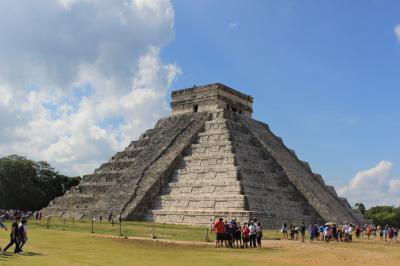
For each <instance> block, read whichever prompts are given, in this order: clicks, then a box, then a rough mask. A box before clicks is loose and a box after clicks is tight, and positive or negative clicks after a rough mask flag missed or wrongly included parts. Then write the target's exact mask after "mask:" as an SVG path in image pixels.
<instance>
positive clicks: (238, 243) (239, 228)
mask: <svg viewBox="0 0 400 266" xmlns="http://www.w3.org/2000/svg"><path fill="white" fill-rule="evenodd" d="M235 241H236V247H241V248H243V242H242V226H241V225H240V223H239V222H237V224H236V230H235Z"/></svg>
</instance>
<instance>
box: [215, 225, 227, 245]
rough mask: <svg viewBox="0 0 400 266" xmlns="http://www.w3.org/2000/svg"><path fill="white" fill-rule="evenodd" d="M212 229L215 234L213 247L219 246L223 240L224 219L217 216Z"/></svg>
mask: <svg viewBox="0 0 400 266" xmlns="http://www.w3.org/2000/svg"><path fill="white" fill-rule="evenodd" d="M213 231H214V232H215V233H216V234H217V237H216V239H215V247H221V246H222V245H223V241H224V231H225V228H224V219H222V218H219V219H218V221H216V222H215V223H214V226H213Z"/></svg>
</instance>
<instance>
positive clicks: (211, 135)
mask: <svg viewBox="0 0 400 266" xmlns="http://www.w3.org/2000/svg"><path fill="white" fill-rule="evenodd" d="M224 115H225V113H224V112H223V111H220V112H214V113H213V114H212V116H213V118H212V119H211V120H210V121H207V122H206V123H205V126H204V130H203V131H202V132H200V133H199V134H198V137H197V140H196V142H195V143H193V144H192V145H190V146H189V147H188V149H187V154H186V156H185V157H183V158H182V159H181V161H180V163H179V166H178V168H177V169H176V170H175V171H174V173H173V174H172V176H171V179H170V182H169V183H168V184H166V185H164V186H163V188H162V189H161V194H160V195H159V196H158V197H156V198H155V200H154V202H153V204H152V207H151V209H150V210H149V211H148V212H147V215H146V217H145V219H146V220H152V221H156V222H163V223H184V224H209V223H210V220H212V219H214V218H216V217H218V216H223V217H229V218H236V219H239V220H241V221H245V220H247V221H248V220H249V219H251V217H252V216H253V215H254V214H253V212H251V211H249V210H248V207H247V199H246V195H244V194H243V191H242V186H241V182H240V180H239V169H238V167H237V164H236V155H235V153H234V152H233V150H234V146H233V143H232V141H231V132H230V130H229V128H228V124H227V121H226V119H225V118H224Z"/></svg>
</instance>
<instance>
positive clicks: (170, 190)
mask: <svg viewBox="0 0 400 266" xmlns="http://www.w3.org/2000/svg"><path fill="white" fill-rule="evenodd" d="M202 183H203V184H202V185H195V184H190V183H189V182H182V183H170V184H169V185H168V186H165V187H163V188H161V195H184V194H191V195H204V194H207V195H210V194H221V193H223V194H239V195H240V194H242V193H241V187H240V183H234V184H231V185H228V184H226V183H222V184H219V185H210V184H204V183H205V182H202Z"/></svg>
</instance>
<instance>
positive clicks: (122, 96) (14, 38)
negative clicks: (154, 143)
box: [0, 0, 180, 174]
mask: <svg viewBox="0 0 400 266" xmlns="http://www.w3.org/2000/svg"><path fill="white" fill-rule="evenodd" d="M173 29H174V11H173V8H172V5H171V3H170V2H169V1H167V0H154V1H142V0H135V1H122V0H121V1H119V0H118V1H117V0H116V1H106V0H96V1H93V0H58V1H52V0H46V1H23V2H21V1H1V2H0V38H1V39H0V95H1V97H0V123H1V125H2V129H1V131H0V156H5V155H8V154H12V153H17V154H21V155H26V156H28V157H30V158H32V159H35V160H47V161H49V162H50V163H52V164H53V165H54V166H55V167H56V168H58V169H60V170H62V171H63V172H64V173H67V174H83V173H90V172H92V171H93V170H94V168H95V167H96V166H98V165H99V164H100V163H101V162H104V161H105V160H107V159H108V158H109V157H110V156H111V155H112V154H113V153H115V152H116V151H118V150H121V149H122V148H123V147H124V146H125V145H126V144H128V143H129V142H130V141H131V140H133V139H135V138H137V136H138V135H139V134H140V133H142V131H143V130H145V129H147V128H150V127H152V126H153V125H154V122H155V120H156V119H157V118H158V117H160V116H161V115H165V114H166V112H167V111H168V107H167V104H166V92H167V88H168V87H169V86H170V85H171V83H172V81H173V79H174V78H175V77H176V76H177V75H178V74H179V73H180V69H179V67H178V66H177V65H176V64H165V63H163V62H162V60H161V58H160V56H159V54H160V49H162V47H163V46H165V45H166V44H168V43H169V42H171V41H172V40H173V38H174V30H173Z"/></svg>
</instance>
